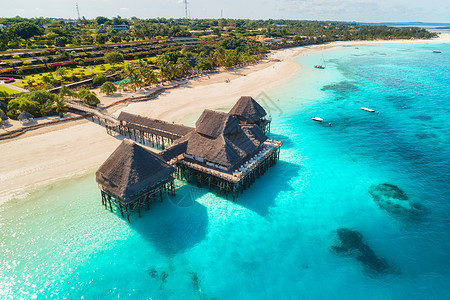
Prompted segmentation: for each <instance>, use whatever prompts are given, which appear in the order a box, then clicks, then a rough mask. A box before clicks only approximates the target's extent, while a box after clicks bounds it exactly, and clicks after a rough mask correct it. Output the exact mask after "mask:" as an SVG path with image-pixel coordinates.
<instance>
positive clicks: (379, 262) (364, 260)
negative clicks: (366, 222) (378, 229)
mask: <svg viewBox="0 0 450 300" xmlns="http://www.w3.org/2000/svg"><path fill="white" fill-rule="evenodd" d="M331 249H332V250H333V251H334V252H335V253H337V254H339V255H342V256H351V257H353V258H355V259H356V260H357V261H358V262H360V263H361V264H362V265H363V267H364V270H365V271H366V272H367V274H368V275H369V276H370V277H376V276H380V275H387V274H393V273H399V270H398V269H397V268H395V267H393V266H392V265H390V264H389V263H388V262H387V261H386V260H385V259H384V258H380V257H378V256H377V255H376V254H375V252H374V251H373V250H372V248H370V247H369V246H368V245H367V243H366V242H365V241H364V237H363V235H362V234H361V233H360V232H358V231H356V230H352V229H348V228H339V229H338V230H336V243H335V245H333V246H331Z"/></svg>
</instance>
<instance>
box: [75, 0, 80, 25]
mask: <svg viewBox="0 0 450 300" xmlns="http://www.w3.org/2000/svg"><path fill="white" fill-rule="evenodd" d="M76 6H77V14H78V21H80V20H81V18H80V10H79V9H78V2H76Z"/></svg>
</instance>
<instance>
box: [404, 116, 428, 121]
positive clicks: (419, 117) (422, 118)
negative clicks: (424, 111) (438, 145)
mask: <svg viewBox="0 0 450 300" xmlns="http://www.w3.org/2000/svg"><path fill="white" fill-rule="evenodd" d="M410 118H411V119H414V120H421V121H431V120H433V117H431V116H426V115H418V116H412V117H410Z"/></svg>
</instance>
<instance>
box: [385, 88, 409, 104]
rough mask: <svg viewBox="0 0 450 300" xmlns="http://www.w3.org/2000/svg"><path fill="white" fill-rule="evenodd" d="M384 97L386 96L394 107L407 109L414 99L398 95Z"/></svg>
mask: <svg viewBox="0 0 450 300" xmlns="http://www.w3.org/2000/svg"><path fill="white" fill-rule="evenodd" d="M400 85H401V84H400ZM385 98H386V100H388V101H389V102H391V103H392V104H393V105H394V107H395V108H397V109H409V108H411V104H412V102H413V101H414V100H415V99H414V98H411V97H407V96H398V95H390V96H386V97H385Z"/></svg>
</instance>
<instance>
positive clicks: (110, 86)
mask: <svg viewBox="0 0 450 300" xmlns="http://www.w3.org/2000/svg"><path fill="white" fill-rule="evenodd" d="M116 91H117V87H116V86H115V85H114V83H112V82H111V81H107V82H105V83H103V84H102V86H101V87H100V92H101V93H105V94H106V95H108V96H109V95H112V94H114V93H115V92H116Z"/></svg>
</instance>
